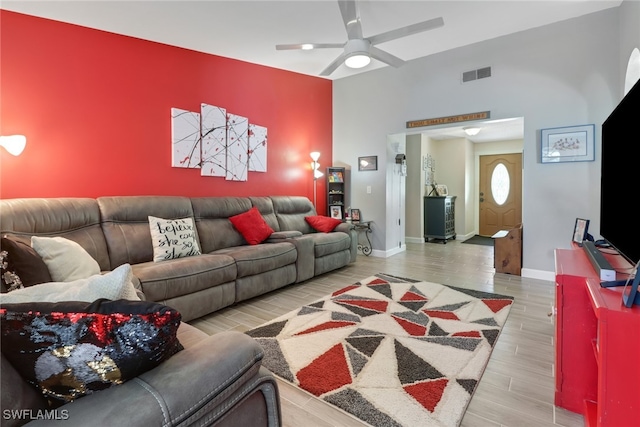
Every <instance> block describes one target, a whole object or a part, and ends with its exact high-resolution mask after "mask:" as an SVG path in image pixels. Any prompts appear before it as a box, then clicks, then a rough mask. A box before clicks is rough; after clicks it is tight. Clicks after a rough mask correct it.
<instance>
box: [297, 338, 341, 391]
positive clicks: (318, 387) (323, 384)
mask: <svg viewBox="0 0 640 427" xmlns="http://www.w3.org/2000/svg"><path fill="white" fill-rule="evenodd" d="M327 372H331V375H325V373H327ZM296 377H297V378H298V381H300V388H303V389H305V390H307V391H309V392H311V393H313V394H315V395H316V396H321V395H323V394H325V393H328V392H330V391H333V390H336V389H338V388H340V387H342V386H345V385H347V384H351V373H350V372H349V366H348V365H347V360H346V358H345V356H344V349H343V348H342V345H341V344H336V345H334V346H333V347H331V348H330V349H329V351H327V352H326V353H324V354H323V355H321V356H319V357H318V358H317V359H315V360H314V361H313V362H312V363H311V364H309V365H308V366H306V367H304V368H302V369H301V370H300V371H299V372H298V374H297V375H296Z"/></svg>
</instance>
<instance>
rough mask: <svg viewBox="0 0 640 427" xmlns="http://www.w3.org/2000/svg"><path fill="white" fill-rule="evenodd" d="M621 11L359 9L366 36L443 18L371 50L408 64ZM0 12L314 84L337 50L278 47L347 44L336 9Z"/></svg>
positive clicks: (326, 4) (26, 7) (321, 4)
mask: <svg viewBox="0 0 640 427" xmlns="http://www.w3.org/2000/svg"><path fill="white" fill-rule="evenodd" d="M620 3H621V0H554V1H542V0H511V1H483V0H471V1H456V0H448V1H432V0H410V1H388V0H362V1H360V2H359V10H360V19H361V22H362V30H363V35H364V37H367V36H373V35H376V34H379V33H383V32H386V31H390V30H394V29H396V28H400V27H403V26H406V25H410V24H414V23H416V22H421V21H426V20H429V19H433V18H437V17H442V18H443V19H444V27H441V28H437V29H434V30H431V31H427V32H424V33H421V34H416V35H412V36H408V37H404V38H401V39H398V40H393V41H390V42H386V43H382V44H379V45H377V47H378V48H380V49H382V50H385V51H387V52H389V53H391V54H393V55H395V56H397V57H399V58H401V59H403V60H405V61H409V60H412V59H416V58H421V57H424V56H428V55H432V54H434V53H438V52H442V51H445V50H449V49H453V48H456V47H460V46H465V45H469V44H472V43H476V42H480V41H483V40H488V39H492V38H495V37H499V36H503V35H506V34H510V33H514V32H518V31H523V30H526V29H530V28H535V27H539V26H543V25H547V24H550V23H553V22H558V21H562V20H566V19H570V18H574V17H577V16H581V15H585V14H588V13H593V12H597V11H600V10H603V9H606V8H610V7H616V6H618V5H619V4H620ZM0 8H2V9H7V10H11V11H15V12H20V13H25V14H28V15H34V16H40V17H44V18H48V19H53V20H58V21H62V22H68V23H73V24H78V25H82V26H86V27H91V28H96V29H101V30H105V31H110V32H114V33H118V34H124V35H128V36H132V37H137V38H141V39H145V40H151V41H156V42H160V43H165V44H169V45H173V46H179V47H183V48H187V49H193V50H196V51H200V52H205V53H208V54H213V55H220V56H224V57H228V58H234V59H238V60H242V61H246V62H251V63H255V64H261V65H265V66H269V67H275V68H279V69H283V70H289V71H293V72H297V73H302V74H307V75H313V76H318V75H319V74H320V72H321V71H322V70H324V69H325V68H326V67H327V66H328V65H329V64H330V63H331V62H332V61H333V60H334V59H335V58H336V57H338V56H339V55H340V54H341V53H342V50H341V49H316V50H311V51H302V50H288V51H287V50H285V51H276V49H275V45H276V44H288V43H343V42H346V41H347V34H346V30H345V28H344V24H343V22H342V16H341V14H340V9H339V7H338V4H337V1H335V0H320V1H310V0H297V1H270V0H257V1H245V0H235V1H213V0H201V1H161V0H155V1H150V0H146V1H57V0H50V1H31V0H21V1H11V0H3V1H2V2H1V3H0ZM387 66H388V65H386V64H384V63H381V62H378V61H376V60H373V61H372V62H371V64H370V65H368V66H367V67H365V68H362V69H359V70H352V69H349V68H347V67H345V66H344V65H341V66H340V67H338V69H337V70H336V71H335V72H334V73H333V74H332V75H331V76H330V77H329V78H330V79H332V80H333V79H339V78H343V77H348V76H352V75H355V74H358V73H363V72H367V71H371V70H374V69H377V68H381V67H387ZM457 130H458V132H461V130H460V129H457ZM482 133H483V132H481V133H480V134H479V135H478V138H480V136H481V134H482ZM484 133H485V134H488V132H484Z"/></svg>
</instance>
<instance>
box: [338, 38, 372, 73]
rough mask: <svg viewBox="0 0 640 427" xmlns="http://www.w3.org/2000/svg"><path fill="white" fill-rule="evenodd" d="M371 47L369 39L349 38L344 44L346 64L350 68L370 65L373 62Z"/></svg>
mask: <svg viewBox="0 0 640 427" xmlns="http://www.w3.org/2000/svg"><path fill="white" fill-rule="evenodd" d="M370 47H371V44H370V43H369V41H368V40H363V39H353V40H349V41H348V42H347V44H346V45H345V46H344V55H345V60H344V65H346V66H347V67H349V68H362V67H366V66H367V65H369V63H370V62H371V57H370V56H369V48H370Z"/></svg>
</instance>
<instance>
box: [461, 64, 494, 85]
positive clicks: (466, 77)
mask: <svg viewBox="0 0 640 427" xmlns="http://www.w3.org/2000/svg"><path fill="white" fill-rule="evenodd" d="M487 77H491V67H484V68H478V69H477V70H471V71H465V72H464V73H462V83H467V82H471V81H473V80H479V79H485V78H487Z"/></svg>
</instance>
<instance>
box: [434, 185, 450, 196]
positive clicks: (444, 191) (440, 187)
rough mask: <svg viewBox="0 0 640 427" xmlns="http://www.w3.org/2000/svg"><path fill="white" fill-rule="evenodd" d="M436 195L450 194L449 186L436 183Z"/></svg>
mask: <svg viewBox="0 0 640 427" xmlns="http://www.w3.org/2000/svg"><path fill="white" fill-rule="evenodd" d="M436 195H438V196H448V195H449V189H448V188H447V186H446V185H442V184H437V185H436Z"/></svg>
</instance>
